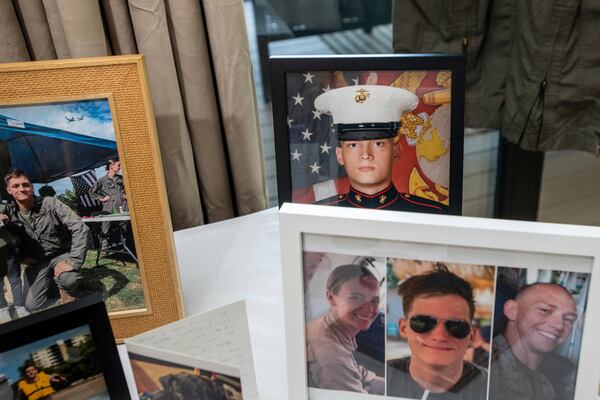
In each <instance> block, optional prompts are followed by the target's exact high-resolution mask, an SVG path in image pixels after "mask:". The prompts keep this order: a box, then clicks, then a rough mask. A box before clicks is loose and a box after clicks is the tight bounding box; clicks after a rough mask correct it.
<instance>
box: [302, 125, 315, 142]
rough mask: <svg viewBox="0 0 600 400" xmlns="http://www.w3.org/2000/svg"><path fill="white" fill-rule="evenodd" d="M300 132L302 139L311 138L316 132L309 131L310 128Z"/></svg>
mask: <svg viewBox="0 0 600 400" xmlns="http://www.w3.org/2000/svg"><path fill="white" fill-rule="evenodd" d="M300 133H301V134H302V140H310V137H311V136H312V135H314V133H313V132H309V131H308V128H306V130H304V131H302V132H300Z"/></svg>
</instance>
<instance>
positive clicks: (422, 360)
mask: <svg viewBox="0 0 600 400" xmlns="http://www.w3.org/2000/svg"><path fill="white" fill-rule="evenodd" d="M398 293H399V294H400V296H401V297H402V308H403V310H404V316H405V318H403V319H401V320H400V321H399V327H400V335H401V336H402V337H404V338H406V340H407V341H408V346H409V348H410V352H411V356H410V357H405V358H401V359H398V360H391V361H389V362H388V369H387V394H388V396H397V397H406V398H410V399H421V400H424V399H428V400H434V399H444V400H482V399H485V397H486V391H487V387H486V386H487V372H486V371H485V370H484V369H483V368H480V367H478V366H476V365H474V364H471V363H469V362H467V361H465V360H464V355H465V353H466V351H467V349H468V348H469V345H470V344H471V343H472V342H473V340H474V338H475V331H474V328H473V327H472V326H471V320H472V318H473V314H474V311H475V302H474V299H473V289H472V288H471V285H470V284H469V283H468V282H467V281H465V280H464V279H462V278H460V277H459V276H457V275H455V274H453V273H451V272H450V271H448V269H447V268H446V267H445V266H438V267H436V269H435V270H433V271H431V272H428V273H425V274H422V275H415V276H412V277H410V278H408V279H406V280H405V281H404V282H403V283H402V284H401V285H400V286H399V288H398Z"/></svg>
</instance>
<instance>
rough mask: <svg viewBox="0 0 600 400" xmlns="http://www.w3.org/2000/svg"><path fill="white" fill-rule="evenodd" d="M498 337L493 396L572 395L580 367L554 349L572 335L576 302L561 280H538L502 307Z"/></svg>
mask: <svg viewBox="0 0 600 400" xmlns="http://www.w3.org/2000/svg"><path fill="white" fill-rule="evenodd" d="M503 311H504V316H505V317H506V327H505V329H504V332H503V333H502V334H500V335H497V336H495V337H494V340H493V346H492V357H491V358H492V364H491V374H490V397H489V398H490V400H514V399H519V400H573V398H574V397H573V396H574V392H575V378H576V374H577V369H576V367H575V366H574V365H573V363H572V362H571V361H570V360H569V359H568V358H566V357H563V356H561V355H558V354H556V353H554V350H555V349H556V348H557V347H558V346H559V345H560V344H562V343H564V342H565V340H566V339H567V338H568V337H569V336H570V335H571V332H572V330H573V326H574V325H575V323H576V321H577V308H576V305H575V300H573V297H572V296H571V294H570V293H569V292H568V291H567V290H566V289H565V288H564V287H563V286H561V285H557V284H554V283H534V284H532V285H528V286H524V287H523V288H521V289H520V290H519V291H518V292H517V295H516V296H515V298H514V299H512V300H508V301H506V303H504V307H503Z"/></svg>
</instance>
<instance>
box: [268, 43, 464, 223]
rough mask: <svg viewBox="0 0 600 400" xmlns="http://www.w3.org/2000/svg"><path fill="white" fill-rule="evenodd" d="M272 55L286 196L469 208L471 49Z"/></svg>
mask: <svg viewBox="0 0 600 400" xmlns="http://www.w3.org/2000/svg"><path fill="white" fill-rule="evenodd" d="M269 62H270V71H271V85H272V99H273V127H274V132H275V149H276V163H277V187H278V196H279V204H280V205H281V204H283V203H284V202H294V203H312V204H321V205H331V206H341V207H354V208H370V209H386V210H394V211H416V212H426V213H437V214H457V215H460V214H461V209H462V180H463V178H462V173H463V172H462V171H463V160H462V159H463V141H464V139H463V137H464V115H463V113H464V90H465V85H464V59H463V57H462V56H461V55H452V54H435V55H433V54H421V55H360V56H289V57H287V56H273V57H271V58H270V61H269Z"/></svg>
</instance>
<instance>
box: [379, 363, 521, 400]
mask: <svg viewBox="0 0 600 400" xmlns="http://www.w3.org/2000/svg"><path fill="white" fill-rule="evenodd" d="M409 366H410V357H406V358H401V359H399V360H395V361H390V362H389V363H388V369H387V395H388V396H397V397H407V398H409V399H422V398H423V394H424V392H425V390H424V389H423V388H422V387H421V386H419V384H418V383H417V382H416V381H415V380H414V379H413V378H412V377H411V376H410V372H409ZM486 393H487V372H486V370H484V369H483V368H480V367H478V366H476V365H473V364H471V363H468V362H466V361H465V362H464V366H463V373H462V376H461V377H460V379H459V380H458V382H456V384H454V386H452V387H451V388H450V389H449V390H448V391H447V392H444V393H429V394H428V396H427V400H485V397H486ZM512 400H516V398H514V399H512Z"/></svg>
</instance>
